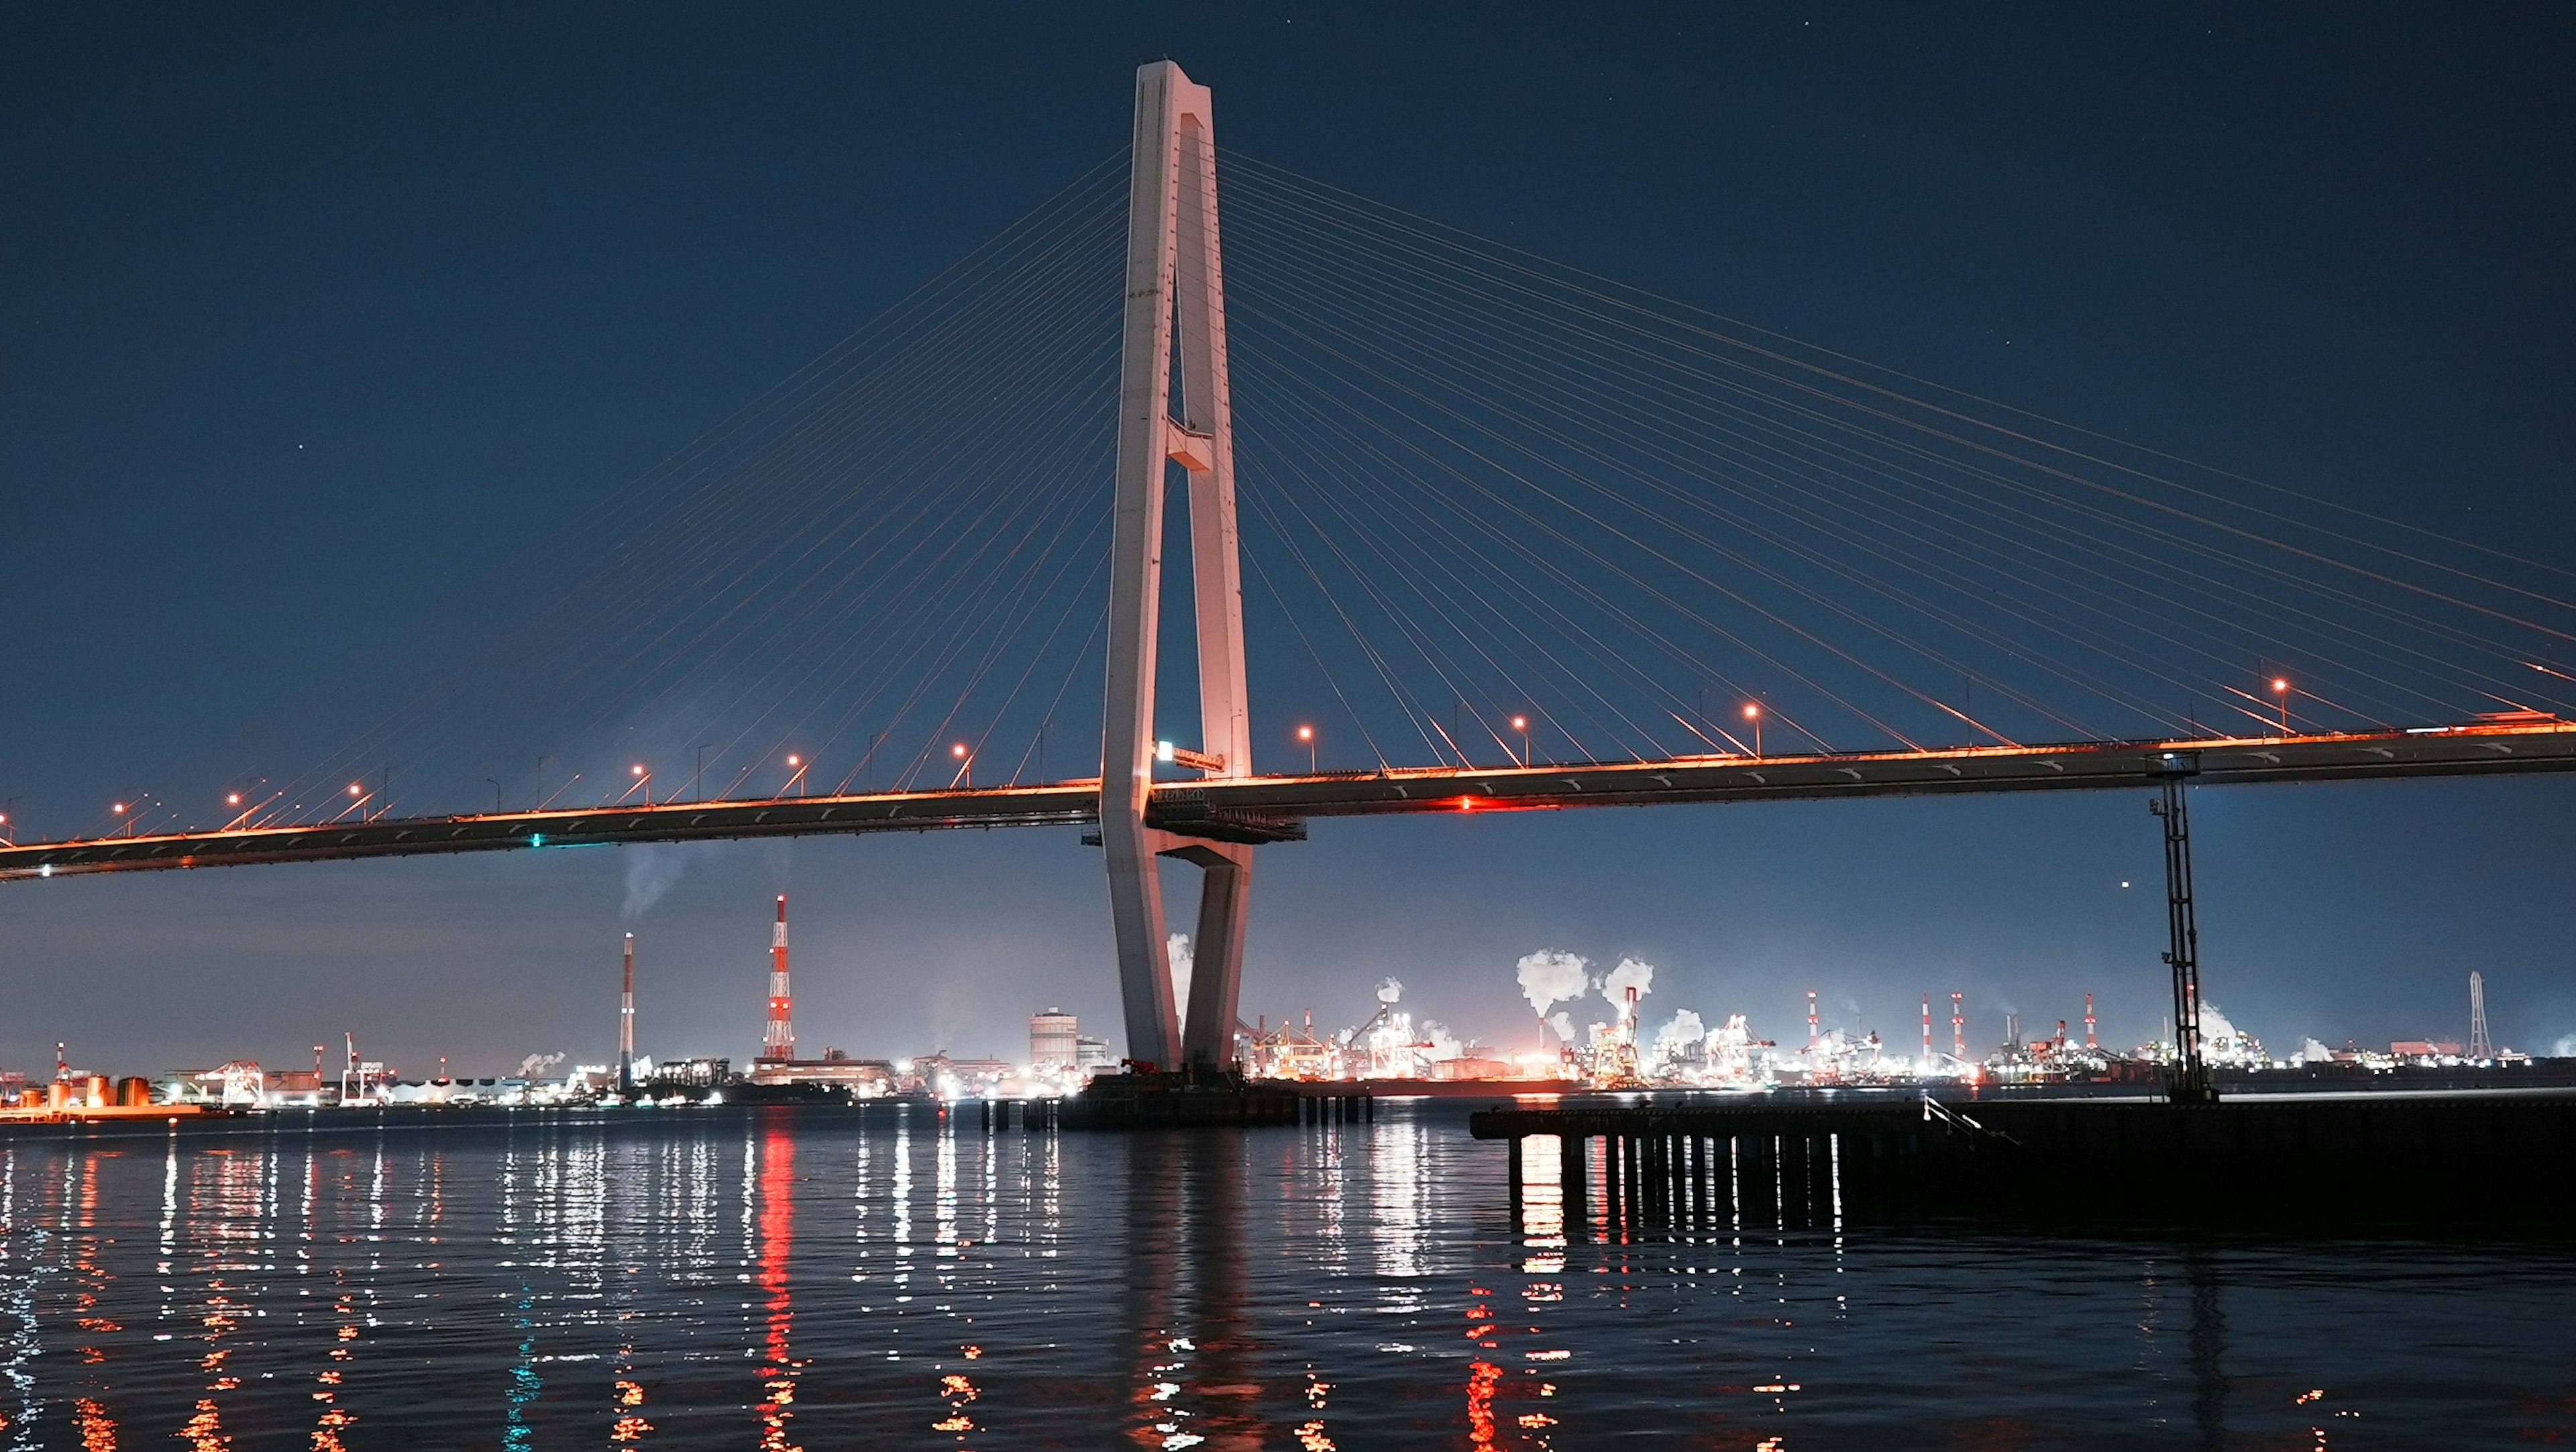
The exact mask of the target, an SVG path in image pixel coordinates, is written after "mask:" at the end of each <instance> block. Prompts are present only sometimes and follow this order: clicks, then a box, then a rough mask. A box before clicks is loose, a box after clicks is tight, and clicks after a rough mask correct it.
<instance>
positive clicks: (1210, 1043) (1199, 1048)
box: [1179, 845, 1252, 1068]
mask: <svg viewBox="0 0 2576 1452" xmlns="http://www.w3.org/2000/svg"><path fill="white" fill-rule="evenodd" d="M1179 855H1182V856H1185V857H1188V858H1190V859H1191V860H1193V861H1197V862H1199V863H1200V865H1201V866H1202V867H1203V868H1204V869H1205V873H1206V875H1205V877H1204V878H1203V880H1202V882H1201V885H1200V887H1199V932H1198V937H1197V938H1196V939H1195V940H1193V941H1192V943H1191V952H1190V1012H1189V1017H1188V1019H1187V1020H1186V1022H1185V1025H1184V1028H1183V1033H1184V1034H1185V1037H1184V1038H1183V1039H1182V1041H1181V1059H1182V1061H1183V1062H1184V1063H1187V1064H1190V1065H1193V1066H1205V1067H1208V1068H1224V1067H1226V1066H1227V1065H1229V1064H1231V1063H1232V1062H1233V1060H1234V1021H1235V1018H1236V1016H1237V1011H1238V1007H1239V1002H1240V1000H1241V998H1242V996H1243V933H1244V929H1245V927H1246V926H1248V925H1249V924H1250V922H1251V918H1252V849H1251V848H1249V847H1242V846H1224V847H1216V846H1207V845H1194V846H1193V847H1191V848H1190V849H1189V850H1188V851H1186V852H1184V853H1182V854H1179Z"/></svg>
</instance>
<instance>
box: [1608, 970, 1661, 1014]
mask: <svg viewBox="0 0 2576 1452" xmlns="http://www.w3.org/2000/svg"><path fill="white" fill-rule="evenodd" d="M1631 985H1634V986H1635V988H1636V990H1637V996H1638V997H1639V998H1643V997H1645V996H1646V995H1647V994H1649V993H1652V992H1654V991H1655V965H1654V964H1652V963H1640V962H1638V961H1637V960H1636V959H1634V958H1622V959H1620V960H1619V966H1618V967H1616V968H1613V969H1611V970H1610V972H1609V973H1608V975H1606V976H1605V977H1603V978H1602V980H1601V996H1602V997H1603V998H1606V999H1608V1000H1610V1003H1611V1005H1612V1006H1613V1007H1616V1008H1626V1007H1627V1006H1628V992H1627V990H1628V989H1629V987H1630V986H1631Z"/></svg>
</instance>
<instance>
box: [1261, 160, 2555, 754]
mask: <svg viewBox="0 0 2576 1452" xmlns="http://www.w3.org/2000/svg"><path fill="white" fill-rule="evenodd" d="M1222 160H1223V164H1224V168H1225V170H1224V180H1225V187H1226V199H1227V202H1226V205H1227V210H1226V215H1225V227H1226V242H1227V288H1228V309H1229V325H1230V334H1231V337H1230V361H1231V363H1232V367H1233V371H1234V396H1235V399H1236V419H1237V429H1238V439H1237V452H1238V458H1239V463H1240V471H1241V474H1242V477H1243V480H1244V485H1243V489H1242V491H1241V493H1242V499H1243V501H1244V508H1245V510H1246V513H1247V516H1248V522H1247V525H1246V529H1245V538H1246V541H1247V548H1248V549H1250V550H1251V551H1252V553H1253V554H1254V556H1255V558H1254V562H1253V567H1252V568H1250V569H1248V570H1247V572H1246V573H1247V578H1248V579H1249V580H1250V581H1251V582H1252V583H1253V585H1254V586H1255V594H1256V606H1257V607H1258V608H1256V611H1255V619H1256V621H1258V620H1260V619H1261V615H1262V613H1263V611H1264V610H1267V611H1273V612H1277V613H1278V614H1280V615H1283V616H1285V617H1286V618H1287V620H1288V621H1289V622H1290V627H1289V628H1288V629H1287V630H1285V631H1280V630H1277V629H1276V628H1275V627H1274V628H1273V630H1272V632H1271V633H1273V634H1276V635H1279V636H1281V637H1283V638H1282V639H1280V640H1279V641H1278V643H1277V644H1278V645H1279V646H1282V647H1286V648H1287V649H1289V650H1291V651H1293V652H1294V654H1295V656H1296V657H1297V658H1299V659H1301V660H1305V661H1310V662H1311V663H1312V664H1313V666H1314V668H1315V670H1316V672H1317V673H1319V674H1321V675H1323V676H1325V677H1326V678H1327V682H1328V685H1329V702H1330V704H1331V706H1332V707H1334V708H1336V709H1342V710H1344V711H1345V712H1346V716H1347V719H1349V721H1350V724H1352V725H1353V726H1355V727H1357V728H1358V735H1359V736H1360V738H1361V742H1362V744H1364V745H1365V747H1366V749H1367V750H1368V752H1369V753H1370V754H1372V755H1378V756H1382V757H1391V758H1392V759H1395V760H1398V761H1406V762H1419V763H1426V764H1427V763H1431V762H1447V763H1452V764H1461V765H1471V764H1497V763H1501V762H1506V761H1510V760H1517V759H1523V758H1525V757H1527V756H1529V755H1530V754H1532V753H1533V752H1537V753H1541V754H1543V755H1547V756H1552V757H1555V758H1558V759H1572V760H1648V759H1661V758H1667V757H1672V756H1677V755H1692V754H1703V753H1741V752H1750V751H1753V750H1755V749H1757V747H1758V746H1761V745H1763V743H1760V742H1757V740H1756V738H1755V731H1756V730H1757V729H1767V731H1768V732H1769V737H1768V742H1767V749H1770V750H1775V751H1776V750H1855V749H1908V748H1928V747H1953V746H1963V745H1997V744H2018V743H2030V742H2041V741H2068V740H2104V739H2140V738H2192V737H2209V736H2241V735H2267V734H2276V733H2280V732H2283V731H2285V730H2286V731H2292V732H2308V731H2321V730H2338V729H2353V728H2387V727H2394V726H2406V725H2416V724H2422V723H2426V722H2445V721H2454V720H2459V719H2463V718H2466V717H2471V716H2476V715H2484V714H2496V713H2509V712H2520V711H2531V710H2555V709H2556V705H2557V701H2556V699H2555V698H2554V696H2553V694H2552V689H2551V688H2552V684H2553V682H2555V681H2559V680H2563V679H2564V677H2562V676H2558V675H2556V674H2555V673H2554V671H2555V668H2554V666H2553V665H2551V664H2550V662H2551V660H2552V659H2553V655H2552V651H2553V644H2554V643H2555V642H2563V641H2567V640H2570V639H2576V635H2571V634H2570V632H2571V631H2576V607H2571V606H2570V605H2569V604H2568V603H2567V600H2566V599H2565V598H2562V597H2561V596H2560V595H2556V594H2553V593H2551V592H2550V591H2549V590H2548V589H2545V588H2542V587H2541V585H2536V584H2534V583H2531V582H2532V581H2534V580H2542V581H2543V583H2546V584H2554V583H2556V582H2555V581H2553V580H2546V579H2545V578H2544V577H2549V576H2556V577H2558V578H2559V579H2564V578H2568V576H2567V572H2565V571H2562V570H2558V569H2556V568H2554V567H2551V566H2547V565H2544V564H2540V563H2538V562H2534V561H2528V560H2520V559H2516V558H2513V557H2511V556H2509V555H2505V554H2502V553H2500V552H2497V551H2492V550H2480V549H2477V548H2475V547H2472V546H2467V545H2463V544H2460V543H2459V542H2456V541H2450V540H2446V539H2443V538H2442V537H2441V536H2439V535H2436V534H2433V533H2432V532H2430V531H2428V530H2424V529H2422V528H2420V527H2417V526H2413V525H2408V524H2404V523H2402V522H2398V521H2393V520H2387V519H2381V518H2376V517H2373V516H2371V515H2368V514H2366V513H2364V512H2362V511H2358V510H2354V509H2351V508H2349V507H2346V506H2342V505H2339V504H2335V503H2333V502H2332V501H2327V500H2320V499H2315V498H2310V497H2305V496H2301V495H2298V494H2296V493H2294V492H2292V491H2289V490H2285V489H2282V488H2279V487H2277V486H2272V485H2267V484H2262V483H2260V482H2259V481H2254V480H2250V479H2245V478H2242V477H2240V476H2235V475H2228V474H2224V473H2221V472H2218V471H2212V470H2204V469H2199V468H2197V467H2196V466H2192V465H2189V464H2188V463H2186V462H2185V461H2182V460H2179V459H2176V458H2174V457H2172V456H2170V455H2165V454H2159V453H2155V452H2153V451H2150V450H2142V449H2131V448H2128V447H2127V446H2124V445H2120V444H2118V443H2116V441H2112V440H2109V439H2106V438H2104V437H2102V436H2100V435H2098V434H2093V433H2089V432H2087V431H2084V430H2081V429H2077V428H2074V427H2072V426H2069V425H2064V424H2059V423H2056V422H2055V421H2053V420H2048V419H2044V418H2040V417H2038V416H2036V415H2032V414H2029V413H2026V412H2022V411H2018V410H2014V409H2011V408H2009V407H2007V406H2004V405H2000V404H1996V403H1993V402H1991V401H1989V400H1984V399H1980V398H1976V397H1973V396H1970V395H1966V394H1962V393H1958V392H1955V391H1952V390H1946V389H1943V388H1940V387H1939V386H1937V385H1933V384H1930V383H1927V382H1925V381H1924V380H1921V379H1916V378H1911V377H1908V376H1906V375H1903V374H1899V373H1895V372H1893V371H1891V370H1885V369H1879V368H1875V367H1873V366H1871V365H1869V364H1866V363H1863V362H1861V361H1859V360H1857V359H1853V358H1849V357H1847V356H1844V355H1840V354H1836V353H1833V352H1831V351H1829V350H1825V349H1820V348H1815V347H1812V346H1810V345H1806V344H1803V343H1799V342H1797V341H1796V340H1793V339H1789V338H1786V337H1783V336H1781V335H1779V334H1776V333H1770V332H1766V331H1764V330H1761V329H1758V328H1754V327H1751V326H1749V325H1746V324H1742V323H1740V322H1737V321H1735V320H1733V319H1729V318H1725V317H1722V316H1720V315H1717V314H1713V313H1709V312H1706V311H1703V310H1700V309H1697V308H1693V307H1690V306H1688V305H1686V304H1681V303H1677V302H1674V301H1672V300H1670V299H1665V298H1661V297H1657V296H1654V295H1651V294H1648V293H1645V292H1642V291H1640V290H1638V289H1635V288H1631V287H1627V286H1624V285H1621V284H1619V283H1616V282H1613V281H1610V280H1608V279H1605V278H1601V277H1598V276H1594V275H1591V274H1589V273H1585V272H1582V271H1580V270H1577V269H1574V268H1570V267H1566V266H1563V265H1560V264H1557V263H1553V262H1550V261H1548V260H1546V259H1543V258H1539V257H1536V256H1532V255H1530V254H1528V253H1525V252H1521V251H1518V250H1516V249H1513V248H1510V247H1508V246H1505V245H1503V244H1499V243H1495V242H1491V241H1488V240H1485V239H1482V238H1478V237H1475V236H1473V235H1471V234H1468V233H1464V232H1461V231H1458V230H1456V229H1453V228H1449V227H1446V226H1443V225H1441V224H1439V223H1437V222H1433V221H1430V220H1428V219H1425V218H1422V217H1419V216H1415V215H1413V214H1410V213H1407V212H1404V211H1401V210H1399V209H1396V208H1393V207H1390V206H1386V205H1384V204H1381V203H1377V202H1373V201H1370V200H1368V199H1366V198H1362V197H1358V196H1355V195H1353V194H1351V193H1348V192H1345V191H1342V190H1340V189H1337V188H1334V187H1332V186H1329V185H1326V184H1323V183H1320V182H1317V181H1314V180H1312V179H1310V178H1306V177H1303V176H1299V175H1297V174H1295V173H1293V172H1290V171H1287V170H1285V169H1283V168H1280V167H1277V166H1274V165H1271V164H1269V163H1266V162H1263V161H1261V160H1260V159H1259V158H1257V157H1251V156H1246V155H1244V154H1242V153H1239V152H1229V153H1226V154H1225V155H1224V157H1223V158H1222ZM1255 521H1257V526H1256V524H1255V523H1254V522H1255ZM1757 715H1758V718H1759V721H1760V723H1761V725H1760V726H1759V727H1757V726H1756V725H1755V724H1754V718H1755V716H1757ZM1516 718H1518V719H1520V720H1522V721H1523V722H1524V723H1525V727H1526V730H1527V732H1528V733H1529V734H1527V735H1524V734H1522V732H1521V731H1520V730H1515V729H1514V728H1513V726H1512V724H1511V723H1512V722H1513V721H1514V720H1515V719H1516ZM1351 764H1357V763H1351Z"/></svg>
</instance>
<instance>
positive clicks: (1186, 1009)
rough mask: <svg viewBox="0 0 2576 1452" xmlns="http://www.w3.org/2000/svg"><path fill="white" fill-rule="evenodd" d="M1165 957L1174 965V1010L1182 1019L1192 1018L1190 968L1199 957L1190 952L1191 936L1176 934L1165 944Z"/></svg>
mask: <svg viewBox="0 0 2576 1452" xmlns="http://www.w3.org/2000/svg"><path fill="white" fill-rule="evenodd" d="M1163 956H1164V957H1165V958H1167V959H1169V960H1170V961H1171V965H1172V1009H1173V1012H1174V1013H1175V1014H1176V1015H1177V1016H1179V1017H1181V1018H1184V1019H1186V1018H1188V1017H1189V1016H1190V968H1191V967H1192V965H1193V964H1194V963H1195V962H1196V961H1197V955H1196V954H1194V953H1192V952H1191V951H1190V935H1189V934H1187V933H1174V934H1172V936H1171V937H1170V938H1169V939H1168V940H1166V941H1165V942H1164V944H1163Z"/></svg>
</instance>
